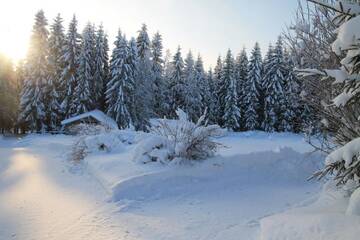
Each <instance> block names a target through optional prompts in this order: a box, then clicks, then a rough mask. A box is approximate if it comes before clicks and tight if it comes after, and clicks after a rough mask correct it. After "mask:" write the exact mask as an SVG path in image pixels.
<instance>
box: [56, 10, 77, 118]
mask: <svg viewBox="0 0 360 240" xmlns="http://www.w3.org/2000/svg"><path fill="white" fill-rule="evenodd" d="M80 39H81V36H80V34H79V33H78V31H77V20H76V17H75V15H74V16H73V18H72V20H71V22H70V24H69V29H68V32H67V34H66V38H65V46H64V53H63V61H64V63H65V66H64V70H63V72H62V77H61V83H60V89H63V91H64V92H62V93H61V96H64V97H63V100H62V103H61V109H62V112H63V115H65V117H70V116H72V115H74V114H75V112H76V105H75V101H74V100H75V97H76V95H75V87H76V85H77V81H78V76H77V71H78V68H79V56H80Z"/></svg>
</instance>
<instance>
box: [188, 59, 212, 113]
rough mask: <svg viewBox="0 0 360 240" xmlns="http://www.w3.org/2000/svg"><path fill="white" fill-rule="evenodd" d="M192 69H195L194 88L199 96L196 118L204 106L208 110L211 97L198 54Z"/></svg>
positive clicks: (202, 64) (203, 109)
mask: <svg viewBox="0 0 360 240" xmlns="http://www.w3.org/2000/svg"><path fill="white" fill-rule="evenodd" d="M194 70H195V76H194V79H195V82H194V84H195V89H196V90H197V92H198V95H199V97H200V99H199V100H200V102H199V108H198V112H197V116H196V120H198V118H199V117H200V116H201V115H202V114H203V112H204V111H205V109H206V108H208V111H209V104H211V97H212V96H211V94H210V86H209V82H208V81H207V78H206V74H205V70H204V63H203V60H202V58H201V56H200V54H199V55H198V58H197V59H196V61H195V69H194ZM195 89H194V90H195ZM194 90H192V91H194Z"/></svg>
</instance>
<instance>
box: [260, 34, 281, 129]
mask: <svg viewBox="0 0 360 240" xmlns="http://www.w3.org/2000/svg"><path fill="white" fill-rule="evenodd" d="M269 52H270V53H269V55H270V56H269V58H268V63H267V64H266V65H265V70H266V71H265V73H264V88H265V110H264V113H265V120H264V129H265V130H266V131H270V132H272V131H283V130H284V126H283V124H282V122H283V118H284V111H285V108H284V106H285V105H286V99H285V80H286V66H285V61H284V54H283V43H282V39H281V37H279V39H278V41H277V42H276V46H275V48H274V50H273V52H272V50H271V49H270V50H269ZM271 52H272V53H271Z"/></svg>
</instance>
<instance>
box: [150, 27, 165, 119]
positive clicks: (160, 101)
mask: <svg viewBox="0 0 360 240" xmlns="http://www.w3.org/2000/svg"><path fill="white" fill-rule="evenodd" d="M162 51H163V45H162V37H161V35H160V33H158V32H157V33H156V34H155V35H154V37H153V39H152V41H151V53H152V54H151V55H152V73H153V76H154V93H153V95H154V112H155V114H156V115H157V116H158V117H164V116H165V115H166V107H165V90H166V89H165V88H166V85H165V82H164V60H163V59H162Z"/></svg>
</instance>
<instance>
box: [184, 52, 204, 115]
mask: <svg viewBox="0 0 360 240" xmlns="http://www.w3.org/2000/svg"><path fill="white" fill-rule="evenodd" d="M184 62H185V63H184V80H185V85H186V92H187V94H184V96H183V97H184V99H185V107H184V109H183V110H184V111H185V112H186V113H187V114H188V116H189V118H190V119H191V120H192V121H197V118H198V117H199V116H200V111H201V95H200V91H199V88H198V84H197V81H196V78H195V74H196V73H195V62H194V58H193V55H192V52H191V51H189V53H188V54H187V56H186V58H185V61H184Z"/></svg>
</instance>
